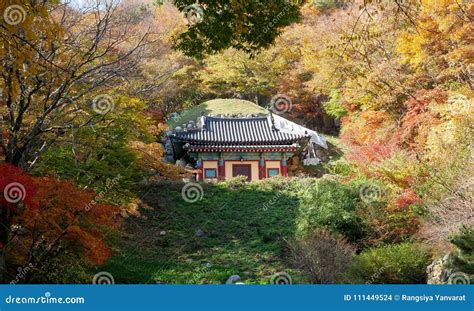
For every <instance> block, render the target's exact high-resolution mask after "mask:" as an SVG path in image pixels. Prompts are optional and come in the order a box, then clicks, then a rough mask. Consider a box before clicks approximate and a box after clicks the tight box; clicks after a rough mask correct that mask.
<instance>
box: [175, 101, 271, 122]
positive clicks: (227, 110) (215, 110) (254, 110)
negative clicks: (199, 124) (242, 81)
mask: <svg viewBox="0 0 474 311" xmlns="http://www.w3.org/2000/svg"><path fill="white" fill-rule="evenodd" d="M202 113H204V115H209V114H213V115H216V114H230V115H236V114H244V115H246V114H258V115H266V114H268V111H267V110H266V109H265V108H262V107H260V106H258V105H257V104H255V103H252V102H250V101H247V100H242V99H213V100H209V101H207V102H204V103H202V104H200V105H198V106H195V107H193V108H191V109H189V110H187V111H185V112H183V113H182V114H181V115H180V116H179V117H178V119H177V120H173V121H169V122H168V124H169V125H170V126H171V127H176V126H178V125H181V124H184V123H188V122H189V121H191V120H193V121H195V120H196V118H197V117H199V116H201V114H202Z"/></svg>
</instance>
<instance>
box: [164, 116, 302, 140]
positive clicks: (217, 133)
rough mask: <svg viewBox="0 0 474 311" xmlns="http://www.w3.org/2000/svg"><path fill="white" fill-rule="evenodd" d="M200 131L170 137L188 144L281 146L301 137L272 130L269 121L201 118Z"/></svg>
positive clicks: (190, 131)
mask: <svg viewBox="0 0 474 311" xmlns="http://www.w3.org/2000/svg"><path fill="white" fill-rule="evenodd" d="M202 118H203V122H202V123H203V125H204V126H203V127H202V128H197V129H190V130H187V131H182V132H174V133H173V137H174V138H176V139H179V140H181V141H185V142H190V143H192V144H216V143H217V144H229V145H233V144H234V145H236V144H239V145H240V144H246V145H252V144H270V145H272V144H282V143H285V144H287V143H294V142H296V141H298V140H300V139H302V138H303V137H305V135H298V134H292V133H285V132H282V131H279V130H277V129H275V127H274V126H273V125H272V122H271V119H270V117H253V118H216V117H202Z"/></svg>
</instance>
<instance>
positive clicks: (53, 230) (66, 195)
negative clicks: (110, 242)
mask: <svg viewBox="0 0 474 311" xmlns="http://www.w3.org/2000/svg"><path fill="white" fill-rule="evenodd" d="M35 185H36V187H37V191H38V192H37V194H36V196H35V199H36V200H37V201H38V203H39V206H40V208H39V209H27V210H25V211H24V212H23V213H22V214H21V215H19V217H18V219H17V222H18V224H19V225H21V226H22V227H23V228H24V229H25V230H27V231H28V232H30V233H31V234H30V235H29V236H28V237H25V239H28V240H29V241H26V242H29V243H28V244H27V245H29V244H34V239H35V238H37V237H38V236H41V239H42V240H43V241H44V242H45V243H46V245H48V247H49V248H52V249H54V248H55V247H58V246H59V245H60V244H61V245H62V246H64V245H71V246H75V247H77V246H79V247H80V249H81V250H82V251H83V253H84V255H85V256H86V258H87V259H88V260H89V261H90V262H92V263H94V264H101V263H103V262H104V261H105V260H107V259H108V258H109V257H110V250H109V248H108V247H107V246H106V244H105V242H104V240H103V234H102V233H101V230H100V227H103V226H105V227H108V228H110V227H113V228H116V227H117V226H118V222H117V220H116V216H117V213H118V210H117V209H116V208H114V207H112V206H110V205H104V204H100V203H97V202H95V198H96V194H95V193H94V192H93V191H91V190H81V189H78V188H77V187H76V186H75V185H74V184H73V183H72V182H69V181H60V180H56V179H53V178H49V177H41V178H36V179H35ZM91 202H93V204H91Z"/></svg>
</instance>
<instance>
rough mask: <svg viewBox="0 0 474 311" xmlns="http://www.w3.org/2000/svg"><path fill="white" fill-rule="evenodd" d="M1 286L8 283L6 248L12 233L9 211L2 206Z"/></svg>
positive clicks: (0, 214) (0, 240) (0, 239)
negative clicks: (9, 235)
mask: <svg viewBox="0 0 474 311" xmlns="http://www.w3.org/2000/svg"><path fill="white" fill-rule="evenodd" d="M0 208H1V210H0V222H1V223H0V284H3V283H5V282H6V275H7V264H6V260H5V257H6V247H7V244H8V234H9V232H10V226H11V224H10V217H9V210H8V209H7V208H5V206H0Z"/></svg>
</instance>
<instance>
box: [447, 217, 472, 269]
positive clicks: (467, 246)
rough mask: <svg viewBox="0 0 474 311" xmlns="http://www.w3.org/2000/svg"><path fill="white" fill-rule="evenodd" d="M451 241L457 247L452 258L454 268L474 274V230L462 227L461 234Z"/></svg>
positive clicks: (470, 227)
mask: <svg viewBox="0 0 474 311" xmlns="http://www.w3.org/2000/svg"><path fill="white" fill-rule="evenodd" d="M450 241H451V243H452V244H454V245H455V246H456V247H457V249H456V250H455V251H454V252H453V253H452V256H451V264H452V266H453V267H454V268H455V269H456V270H457V271H462V272H464V273H467V274H474V228H473V227H472V226H462V227H461V230H460V232H459V234H457V235H455V236H453V237H451V239H450Z"/></svg>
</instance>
